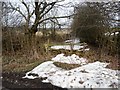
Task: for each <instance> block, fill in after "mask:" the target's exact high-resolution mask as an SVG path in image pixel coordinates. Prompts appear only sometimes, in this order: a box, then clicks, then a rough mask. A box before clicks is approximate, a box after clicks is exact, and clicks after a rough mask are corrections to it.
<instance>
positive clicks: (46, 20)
mask: <svg viewBox="0 0 120 90" xmlns="http://www.w3.org/2000/svg"><path fill="white" fill-rule="evenodd" d="M72 16H74V14H72V15H69V16H59V17H49V18H46V19H43V20H41V21H40V22H38V24H40V23H42V22H44V21H47V20H51V19H56V18H57V19H59V18H70V17H72Z"/></svg>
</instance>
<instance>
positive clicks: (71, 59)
mask: <svg viewBox="0 0 120 90" xmlns="http://www.w3.org/2000/svg"><path fill="white" fill-rule="evenodd" d="M52 60H53V61H56V62H61V63H67V64H80V65H84V64H86V62H87V60H86V59H85V58H79V56H77V55H75V54H72V55H71V56H64V54H63V53H62V54H58V55H57V56H56V57H54V58H52Z"/></svg>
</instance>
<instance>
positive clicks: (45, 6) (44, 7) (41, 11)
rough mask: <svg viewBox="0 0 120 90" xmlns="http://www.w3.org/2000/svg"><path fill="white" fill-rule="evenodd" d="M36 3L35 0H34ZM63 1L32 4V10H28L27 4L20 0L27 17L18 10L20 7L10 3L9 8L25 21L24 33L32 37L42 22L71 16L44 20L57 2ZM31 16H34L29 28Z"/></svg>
mask: <svg viewBox="0 0 120 90" xmlns="http://www.w3.org/2000/svg"><path fill="white" fill-rule="evenodd" d="M35 1H36V0H35ZM62 1H64V0H56V1H53V2H47V1H42V2H37V1H36V2H34V6H33V8H32V9H31V8H30V5H29V4H27V3H26V2H25V1H24V0H22V2H21V3H22V5H24V6H25V8H26V10H27V15H25V14H24V13H23V12H22V10H21V9H20V7H15V6H13V5H12V3H10V6H11V8H12V9H13V10H15V11H17V12H19V13H20V14H21V15H22V16H23V17H24V19H25V21H26V25H25V26H26V31H27V33H29V34H31V35H34V34H35V33H36V32H37V31H38V29H37V27H38V25H39V24H41V23H43V22H44V21H46V20H51V19H55V18H67V17H70V16H72V15H69V16H60V17H55V16H54V17H47V18H44V16H45V15H47V14H48V13H49V12H50V11H51V10H52V9H53V8H54V6H55V5H56V4H57V3H59V2H62ZM32 16H35V17H34V21H33V24H32V25H31V26H30V20H31V18H32Z"/></svg>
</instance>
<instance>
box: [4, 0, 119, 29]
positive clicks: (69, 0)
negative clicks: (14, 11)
mask: <svg viewBox="0 0 120 90" xmlns="http://www.w3.org/2000/svg"><path fill="white" fill-rule="evenodd" d="M6 1H10V2H15V3H17V4H20V1H21V0H6ZM24 1H26V2H27V3H30V2H34V1H35V0H24ZM38 1H45V0H38ZM46 1H47V2H53V1H56V0H46ZM85 1H88V2H93V1H94V2H97V1H119V0H64V1H63V2H60V3H58V4H60V5H65V6H66V7H61V8H59V9H57V12H56V13H57V15H58V16H65V15H69V14H72V13H73V11H74V7H71V6H74V5H76V4H79V3H82V2H85ZM68 3H70V4H69V5H68ZM67 6H69V7H67ZM20 7H21V8H22V11H23V12H24V11H25V8H24V6H22V4H21V5H20ZM53 13H55V12H54V10H53ZM53 13H52V14H53ZM71 20H72V19H65V18H64V19H59V22H60V23H61V24H67V25H66V26H68V27H69V26H70V24H71ZM32 21H34V19H32Z"/></svg>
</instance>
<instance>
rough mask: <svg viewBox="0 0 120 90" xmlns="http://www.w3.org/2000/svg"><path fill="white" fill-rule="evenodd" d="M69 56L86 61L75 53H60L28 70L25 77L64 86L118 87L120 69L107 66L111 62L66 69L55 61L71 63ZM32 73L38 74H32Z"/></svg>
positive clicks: (97, 62)
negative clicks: (58, 65) (65, 54)
mask: <svg viewBox="0 0 120 90" xmlns="http://www.w3.org/2000/svg"><path fill="white" fill-rule="evenodd" d="M69 58H71V59H72V60H73V61H77V60H81V61H86V59H84V58H83V59H81V58H79V57H78V56H77V55H75V54H73V55H71V56H64V54H59V55H57V56H56V57H55V58H53V59H52V61H47V62H44V63H42V64H40V65H38V66H37V67H36V68H34V69H33V70H32V71H29V72H27V73H26V76H25V77H24V78H29V79H34V78H45V79H44V80H43V81H42V82H44V83H51V84H53V85H55V86H59V87H62V88H118V84H119V83H118V81H119V80H120V78H119V77H118V74H120V71H118V70H112V69H108V68H106V66H107V65H109V63H103V62H99V61H96V62H93V63H88V64H85V65H81V66H80V67H77V68H74V69H71V70H64V69H62V68H59V67H57V66H55V65H54V62H65V63H70V64H71V62H69V60H68V59H69ZM78 62H79V61H78ZM73 63H74V62H73ZM30 73H34V74H37V75H38V76H32V75H31V76H30V75H29V74H30ZM119 85H120V84H119Z"/></svg>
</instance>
